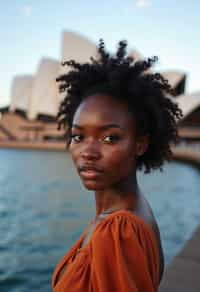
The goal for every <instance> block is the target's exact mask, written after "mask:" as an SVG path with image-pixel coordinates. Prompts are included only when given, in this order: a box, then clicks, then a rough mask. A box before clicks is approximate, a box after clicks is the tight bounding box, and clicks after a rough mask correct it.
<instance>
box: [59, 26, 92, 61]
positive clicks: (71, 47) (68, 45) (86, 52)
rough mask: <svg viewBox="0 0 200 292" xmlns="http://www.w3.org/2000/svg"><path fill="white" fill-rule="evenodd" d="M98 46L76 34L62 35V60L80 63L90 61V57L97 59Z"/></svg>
mask: <svg viewBox="0 0 200 292" xmlns="http://www.w3.org/2000/svg"><path fill="white" fill-rule="evenodd" d="M96 55H97V46H96V45H95V43H93V42H92V41H90V40H89V39H87V38H86V37H84V36H82V35H79V34H77V33H74V32H66V31H64V32H63V33H62V47H61V60H62V62H63V61H68V60H71V59H74V60H76V61H77V62H79V63H84V62H87V61H89V60H90V57H91V56H93V57H96Z"/></svg>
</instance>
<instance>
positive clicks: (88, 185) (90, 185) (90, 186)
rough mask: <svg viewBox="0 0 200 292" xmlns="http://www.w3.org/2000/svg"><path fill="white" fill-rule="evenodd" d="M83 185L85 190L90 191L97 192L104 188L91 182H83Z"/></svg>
mask: <svg viewBox="0 0 200 292" xmlns="http://www.w3.org/2000/svg"><path fill="white" fill-rule="evenodd" d="M83 185H84V186H85V188H86V189H88V190H90V191H98V190H102V189H104V188H105V187H104V186H103V185H102V184H99V183H97V182H95V181H92V180H90V181H89V180H87V181H83Z"/></svg>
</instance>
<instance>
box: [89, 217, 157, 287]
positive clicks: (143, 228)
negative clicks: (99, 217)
mask: <svg viewBox="0 0 200 292" xmlns="http://www.w3.org/2000/svg"><path fill="white" fill-rule="evenodd" d="M91 253H92V260H91V282H92V283H91V284H92V288H93V291H95V292H111V291H112V292H155V291H157V289H158V285H159V252H158V247H157V242H156V239H155V237H154V234H153V231H152V230H151V227H150V226H148V224H146V223H144V222H143V221H142V220H141V219H140V218H138V217H137V216H134V215H132V214H131V215H125V214H118V215H115V216H113V217H111V218H110V219H109V220H105V222H104V223H103V222H102V224H101V225H100V228H99V229H98V230H97V232H96V233H95V235H94V236H93V238H92V241H91Z"/></svg>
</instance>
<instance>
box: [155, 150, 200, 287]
mask: <svg viewBox="0 0 200 292" xmlns="http://www.w3.org/2000/svg"><path fill="white" fill-rule="evenodd" d="M173 153H174V158H175V159H177V160H181V161H185V162H189V163H191V164H193V165H195V166H197V167H198V168H200V151H199V150H193V149H188V148H185V149H184V148H183V149H178V148H177V149H176V148H174V149H173ZM175 224H176V223H175ZM159 292H200V225H199V227H198V228H197V229H196V231H195V232H194V233H193V236H192V237H191V239H190V240H188V241H187V242H186V244H185V246H184V247H183V249H182V250H181V252H180V253H179V254H178V255H177V256H175V258H174V259H173V260H172V261H171V262H170V263H169V265H168V266H167V268H166V270H165V272H164V276H163V279H162V282H161V285H160V289H159Z"/></svg>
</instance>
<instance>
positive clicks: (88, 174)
mask: <svg viewBox="0 0 200 292" xmlns="http://www.w3.org/2000/svg"><path fill="white" fill-rule="evenodd" d="M101 174H102V172H100V171H97V170H92V169H91V170H89V169H88V170H82V171H80V175H81V176H82V177H83V178H85V179H96V178H98V177H99V176H100V175H101Z"/></svg>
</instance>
